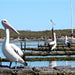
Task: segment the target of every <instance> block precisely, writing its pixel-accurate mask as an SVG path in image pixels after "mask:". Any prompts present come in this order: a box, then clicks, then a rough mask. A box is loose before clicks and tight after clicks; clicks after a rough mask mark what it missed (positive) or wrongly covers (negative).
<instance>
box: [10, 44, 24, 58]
mask: <svg viewBox="0 0 75 75" xmlns="http://www.w3.org/2000/svg"><path fill="white" fill-rule="evenodd" d="M10 46H11V47H12V48H13V50H14V51H15V52H16V53H17V54H18V55H20V56H21V57H22V56H23V52H22V50H21V49H20V48H19V47H18V46H16V45H14V44H10Z"/></svg>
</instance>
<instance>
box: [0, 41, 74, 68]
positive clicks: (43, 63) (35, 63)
mask: <svg viewBox="0 0 75 75" xmlns="http://www.w3.org/2000/svg"><path fill="white" fill-rule="evenodd" d="M58 42H64V41H58ZM2 43H3V42H0V57H2V58H5V56H4V55H3V53H2ZM11 43H13V44H15V45H18V47H20V41H17V42H11ZM30 44H31V45H36V46H27V47H32V48H37V46H38V41H27V42H26V45H30ZM39 44H44V41H41V42H39ZM27 57H34V56H27ZM35 57H37V56H35ZM38 57H52V56H38ZM55 57H60V56H55ZM62 57H66V56H62ZM27 63H28V66H30V67H34V66H39V67H41V66H49V65H50V64H51V62H49V61H33V62H31V61H27ZM2 64H3V65H9V62H2ZM56 64H57V66H66V65H69V66H72V67H75V61H56ZM18 65H22V64H20V63H18ZM12 66H15V62H13V63H12Z"/></svg>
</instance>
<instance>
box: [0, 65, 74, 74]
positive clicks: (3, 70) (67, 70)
mask: <svg viewBox="0 0 75 75" xmlns="http://www.w3.org/2000/svg"><path fill="white" fill-rule="evenodd" d="M61 73H62V74H63V75H65V74H67V75H69V74H75V67H71V66H56V67H53V68H52V67H51V66H49V67H33V68H31V67H30V66H25V67H23V66H18V67H17V69H15V67H12V68H9V67H8V66H0V75H4V74H8V75H9V74H10V75H25V74H26V75H41V74H42V75H43V74H45V75H46V74H47V75H49V74H53V75H59V74H61Z"/></svg>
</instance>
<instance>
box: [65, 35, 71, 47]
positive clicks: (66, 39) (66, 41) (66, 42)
mask: <svg viewBox="0 0 75 75" xmlns="http://www.w3.org/2000/svg"><path fill="white" fill-rule="evenodd" d="M65 45H66V47H69V48H71V44H70V42H69V41H68V38H67V36H65Z"/></svg>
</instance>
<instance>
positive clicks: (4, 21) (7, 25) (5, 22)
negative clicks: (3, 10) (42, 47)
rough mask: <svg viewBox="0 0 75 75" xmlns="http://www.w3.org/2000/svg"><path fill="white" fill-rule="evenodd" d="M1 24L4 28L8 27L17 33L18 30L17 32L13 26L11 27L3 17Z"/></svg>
mask: <svg viewBox="0 0 75 75" xmlns="http://www.w3.org/2000/svg"><path fill="white" fill-rule="evenodd" d="M2 25H3V26H4V28H5V29H10V30H12V31H13V32H15V33H17V34H19V32H18V31H17V30H16V29H15V28H13V27H12V26H11V25H10V24H9V23H8V22H7V20H5V19H4V20H2Z"/></svg>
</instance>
